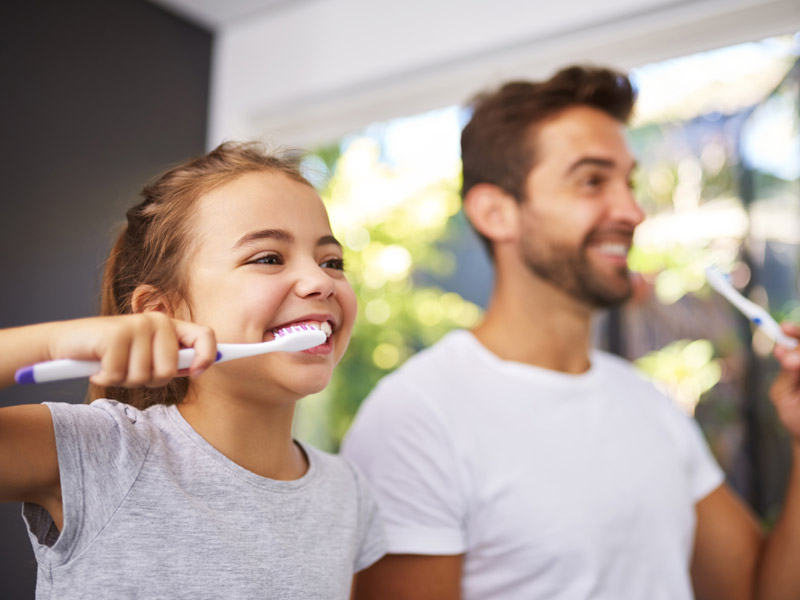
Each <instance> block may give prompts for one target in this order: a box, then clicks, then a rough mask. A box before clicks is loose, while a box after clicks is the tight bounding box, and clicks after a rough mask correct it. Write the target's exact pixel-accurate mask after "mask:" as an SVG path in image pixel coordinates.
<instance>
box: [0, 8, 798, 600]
mask: <svg viewBox="0 0 800 600" xmlns="http://www.w3.org/2000/svg"><path fill="white" fill-rule="evenodd" d="M798 31H800V5H798V3H797V2H796V0H791V1H782V0H775V1H771V0H760V1H759V0H610V1H608V2H605V3H602V4H601V5H600V4H598V3H593V2H588V1H587V0H566V1H564V2H560V3H558V5H557V6H553V5H552V3H545V2H543V1H541V2H540V1H525V2H523V1H522V0H494V1H493V2H491V3H489V2H486V1H479V0H466V1H465V0H461V1H458V2H457V1H455V0H436V1H430V0H428V1H426V2H423V1H422V0H407V1H406V2H404V3H402V4H398V5H396V6H391V5H388V4H386V3H376V2H367V1H366V0H233V1H226V2H225V3H222V2H214V1H213V0H158V1H153V2H148V1H145V0H83V1H82V2H81V3H79V5H77V6H76V5H74V4H70V3H60V2H55V1H54V0H32V1H31V0H27V1H24V2H23V1H21V0H7V1H6V2H4V3H3V5H2V7H0V69H2V71H0V81H1V82H2V85H0V115H2V121H0V122H1V123H2V134H1V135H0V173H2V178H3V186H2V200H0V201H1V202H2V206H3V216H2V217H1V218H0V251H2V256H3V260H2V263H0V277H1V279H0V281H2V284H0V327H9V326H14V325H22V324H26V323H33V322H37V321H44V320H52V319H63V318H73V317H80V316H86V315H89V314H93V313H94V312H95V311H96V309H97V306H98V304H99V301H98V285H99V278H100V273H101V267H102V263H103V260H104V257H105V254H106V252H107V250H108V248H109V246H110V243H111V239H112V237H113V232H114V230H115V228H116V227H117V226H118V225H119V223H120V217H121V216H122V215H123V214H124V210H125V209H126V208H127V206H128V205H130V204H131V203H132V202H134V201H135V199H136V194H137V192H138V190H139V188H140V187H141V185H142V184H143V183H144V182H145V181H146V180H148V179H149V178H150V177H152V176H153V175H155V174H156V173H158V172H160V171H162V170H164V169H165V168H167V167H168V166H170V165H172V164H174V163H177V162H180V161H182V160H184V159H185V158H187V157H189V156H191V155H194V154H198V153H201V152H203V151H204V150H205V149H207V148H211V147H213V146H215V145H216V144H217V143H219V142H220V141H222V140H225V139H261V140H264V141H265V142H267V144H269V145H273V146H275V147H289V148H293V149H297V150H298V152H299V156H300V157H301V166H302V168H303V170H304V172H305V173H306V174H307V176H308V177H309V179H310V180H311V181H312V182H313V183H314V185H315V186H317V188H318V189H319V191H320V194H321V195H322V197H323V199H324V201H325V202H326V204H327V206H328V210H329V213H330V217H331V221H332V226H333V230H334V232H335V234H336V235H337V237H338V238H339V239H340V240H341V241H342V242H343V243H344V245H345V252H346V261H347V269H348V273H349V278H350V281H351V282H352V284H353V286H354V287H355V289H356V291H357V294H358V297H359V318H358V323H357V326H356V329H355V331H354V336H353V340H352V342H351V346H350V349H349V350H348V353H347V355H346V356H345V359H344V360H343V362H342V364H341V366H340V367H339V368H338V369H337V372H336V374H335V376H334V380H333V381H332V383H331V385H330V386H329V387H328V388H327V389H326V390H325V391H324V392H323V393H321V394H318V395H316V396H314V397H310V398H306V399H304V400H303V401H302V402H301V403H300V404H299V408H298V418H297V423H296V429H297V435H298V437H300V438H302V439H305V440H308V441H311V442H312V443H315V444H317V445H318V446H320V447H323V448H325V449H328V450H331V451H335V450H336V449H337V448H338V445H339V443H340V441H341V438H342V436H343V434H344V433H345V431H346V430H347V428H348V426H349V424H350V422H351V420H352V417H353V415H354V413H355V411H356V409H357V408H358V405H359V404H360V402H361V401H362V400H363V398H364V397H365V396H366V395H367V393H368V392H369V390H370V389H371V388H372V386H373V385H374V384H375V382H376V381H377V380H378V379H379V378H380V377H382V376H383V375H385V374H386V373H388V372H389V371H391V370H393V369H394V368H396V367H397V366H399V365H400V364H402V362H403V361H404V360H405V359H406V358H408V356H410V355H411V354H413V353H414V352H416V351H418V350H419V349H421V348H423V347H425V346H428V345H430V344H431V343H433V342H434V341H436V340H437V339H438V338H439V337H441V336H442V335H443V334H444V333H445V332H447V331H449V330H450V329H452V328H455V327H470V326H471V325H473V324H474V323H476V321H477V320H478V319H480V315H481V312H482V310H483V307H484V306H485V305H486V301H487V300H488V294H489V289H490V285H491V277H492V275H491V268H490V265H489V262H488V260H487V259H486V257H485V256H484V254H483V250H482V248H481V247H480V245H479V243H478V242H477V240H476V239H475V237H474V236H473V234H472V232H471V230H470V228H469V226H468V224H467V223H466V221H465V219H464V217H463V215H462V214H461V212H460V199H459V197H458V189H459V185H460V177H461V175H460V158H459V135H460V129H461V127H462V126H463V124H464V123H465V122H466V120H467V119H468V118H469V111H468V109H466V108H464V106H465V105H466V103H467V101H468V100H469V99H470V98H471V97H472V96H474V95H475V94H476V93H478V92H480V91H482V90H485V89H488V88H492V87H494V86H496V85H498V84H499V83H501V82H503V81H506V80H509V79H515V78H524V79H537V78H544V77H547V76H549V75H550V74H551V73H552V72H553V71H555V70H556V69H557V68H559V67H561V66H564V65H567V64H571V63H575V62H580V63H585V62H592V63H594V64H602V65H608V66H612V67H616V68H619V69H622V70H626V71H628V72H629V73H630V74H631V76H632V78H633V80H634V82H635V83H636V86H637V87H638V89H639V102H638V105H637V110H636V113H635V116H634V119H633V122H632V124H631V125H632V126H631V130H630V140H631V145H632V147H633V149H634V153H635V154H636V156H637V157H638V159H639V162H640V168H639V170H638V173H637V175H636V186H637V193H638V195H639V198H640V201H641V203H642V205H643V207H644V208H645V210H646V212H647V214H648V218H647V220H646V221H645V222H644V223H643V224H642V225H641V226H640V227H639V229H638V230H637V234H636V239H635V247H634V249H633V252H632V254H631V258H630V262H631V267H632V268H633V269H634V270H635V271H636V273H637V274H636V294H635V297H634V298H633V300H632V301H631V302H629V303H628V304H627V305H626V306H624V307H622V308H621V309H619V310H614V311H610V312H608V313H606V314H603V315H602V316H601V318H600V319H598V321H597V324H596V344H597V345H598V346H600V347H603V348H606V349H609V350H610V351H612V352H615V353H618V354H620V355H623V356H625V357H627V358H629V359H631V360H633V361H635V362H636V364H637V365H638V366H639V367H640V368H641V369H642V371H643V372H645V373H646V374H648V375H649V376H650V377H652V378H653V379H654V381H655V382H656V384H657V385H659V386H661V387H662V388H663V389H664V390H665V391H666V392H667V393H668V394H669V395H670V396H671V397H672V398H673V399H674V400H675V402H677V403H679V405H680V406H681V407H682V408H683V409H684V410H686V411H687V412H689V413H691V414H694V415H695V416H696V417H697V419H698V420H699V422H700V424H701V426H702V427H703V430H704V432H705V434H706V436H707V438H708V441H709V443H710V445H711V447H712V449H713V451H714V453H715V455H716V456H717V458H718V459H719V461H720V463H721V464H722V466H723V468H724V469H725V471H726V473H727V475H728V478H729V481H730V482H731V483H732V485H733V486H734V487H735V488H736V490H737V491H738V492H739V493H740V494H741V495H742V496H743V497H744V498H745V499H746V500H747V502H748V503H749V504H750V505H751V506H752V507H753V509H754V510H755V511H756V512H757V514H758V515H759V516H760V517H761V519H762V520H763V521H764V523H765V525H767V526H769V525H770V524H771V522H772V520H773V519H774V516H775V514H776V511H777V510H778V509H779V507H780V501H781V498H782V494H783V489H784V486H785V472H786V468H787V465H788V460H789V453H788V446H787V441H788V440H787V439H786V437H785V435H784V433H783V432H782V430H781V428H780V426H779V424H778V423H777V420H776V416H775V414H774V411H773V410H772V408H771V406H770V404H769V401H768V399H767V389H768V386H769V383H770V381H771V380H772V378H773V377H774V374H775V372H776V365H775V362H774V360H772V359H771V357H770V353H771V350H772V348H771V343H770V341H769V340H768V339H765V338H763V337H761V336H760V335H759V334H758V333H755V334H754V333H753V331H752V330H751V328H750V327H749V325H748V323H747V321H746V320H744V318H743V317H742V316H741V315H739V314H737V313H736V312H735V311H734V310H733V309H732V308H731V307H730V306H729V305H728V304H727V303H726V301H725V300H724V299H722V298H721V297H720V296H718V295H716V294H715V293H714V292H713V291H711V290H710V289H709V288H708V286H707V285H706V283H705V279H704V277H703V268H704V267H705V266H706V265H708V264H712V263H713V264H717V265H719V266H720V267H722V268H723V269H724V270H726V271H729V272H730V273H731V276H732V280H733V282H734V284H735V285H736V286H737V287H738V288H739V289H741V290H742V291H743V292H744V293H746V294H747V295H748V296H749V297H750V298H751V299H753V300H754V301H756V302H758V303H759V304H761V305H762V306H764V307H766V308H768V309H769V310H770V312H771V313H772V314H773V315H774V316H775V317H776V318H778V319H793V320H798V321H800V300H798V298H799V296H800V293H799V291H798V290H799V285H800V284H799V283H798V258H800V254H799V251H800V248H799V245H800V35H798V33H797V32H798ZM84 387H85V386H84V384H83V383H81V382H72V383H65V384H47V386H46V387H45V386H41V387H37V388H35V389H23V388H10V389H6V390H2V391H0V405H11V404H18V403H22V402H39V401H42V400H43V399H53V398H56V399H61V400H64V401H72V402H76V401H81V400H82V397H83V392H84ZM153 510H154V511H156V510H158V507H153ZM19 512H20V511H19V507H18V506H11V505H2V506H0V550H2V555H3V557H4V560H3V561H2V562H0V590H2V592H0V597H2V598H32V597H33V589H34V581H35V571H36V567H35V562H34V559H33V554H32V552H31V550H30V545H29V542H28V541H27V539H26V537H27V536H26V533H25V529H24V526H23V524H22V520H21V518H20V516H19Z"/></svg>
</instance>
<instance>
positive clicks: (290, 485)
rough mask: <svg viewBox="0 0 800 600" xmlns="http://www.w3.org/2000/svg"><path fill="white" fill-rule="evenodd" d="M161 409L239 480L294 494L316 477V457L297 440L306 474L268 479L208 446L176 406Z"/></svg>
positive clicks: (185, 433)
mask: <svg viewBox="0 0 800 600" xmlns="http://www.w3.org/2000/svg"><path fill="white" fill-rule="evenodd" d="M162 408H163V409H164V411H165V414H166V415H167V417H168V418H169V420H170V421H171V422H172V423H173V424H174V425H175V427H177V428H178V430H179V431H180V432H181V433H183V434H184V435H185V436H186V437H187V438H188V439H189V441H190V442H191V443H193V444H194V445H195V446H196V447H197V448H198V449H200V450H201V451H202V452H203V453H204V454H206V455H207V456H209V457H210V458H212V459H213V460H214V461H215V462H216V463H217V464H219V465H220V466H221V467H223V468H224V469H226V470H227V471H229V472H231V473H232V474H233V475H235V476H236V477H237V478H239V479H243V480H245V481H247V482H248V483H251V484H253V485H256V486H258V487H262V488H266V489H269V490H270V491H273V492H294V491H297V490H300V489H302V488H304V487H305V486H307V485H308V484H310V483H311V482H312V481H313V480H314V478H315V477H316V474H317V470H318V465H317V462H318V460H317V457H316V456H315V455H314V452H313V449H312V448H310V447H309V446H308V445H306V444H304V443H302V442H300V441H299V440H294V443H295V444H297V445H298V446H299V447H300V449H301V450H302V451H303V453H304V454H305V456H306V459H307V460H308V469H307V470H306V472H305V473H304V474H303V475H302V476H301V477H299V478H298V479H291V480H280V479H270V478H269V477H262V476H261V475H258V474H257V473H253V472H252V471H250V470H248V469H245V468H244V467H243V466H241V465H239V464H237V463H235V462H234V461H232V460H231V459H230V458H228V457H227V456H225V455H224V454H223V453H222V452H220V451H219V450H217V449H216V448H215V447H214V446H212V445H211V444H209V443H208V441H207V440H206V439H205V438H204V437H203V436H202V435H200V434H199V433H198V432H197V431H196V430H195V429H194V427H192V426H191V425H190V424H189V422H188V421H187V420H186V419H184V417H183V415H182V414H181V413H180V411H179V410H178V406H177V405H175V404H172V405H169V406H164V405H162Z"/></svg>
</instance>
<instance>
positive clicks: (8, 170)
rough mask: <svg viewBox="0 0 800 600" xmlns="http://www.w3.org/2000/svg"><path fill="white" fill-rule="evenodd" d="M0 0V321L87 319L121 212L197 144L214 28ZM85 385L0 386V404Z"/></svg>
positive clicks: (5, 509)
mask: <svg viewBox="0 0 800 600" xmlns="http://www.w3.org/2000/svg"><path fill="white" fill-rule="evenodd" d="M0 4H1V6H0V176H2V180H1V181H0V327H10V326H14V325H22V324H27V323H34V322H39V321H46V320H54V319H66V318H73V317H81V316H86V315H91V314H94V313H95V312H96V309H97V306H98V291H99V279H100V272H101V266H102V262H103V260H104V257H105V254H106V252H107V250H108V248H109V246H110V242H111V239H112V235H113V230H114V229H115V228H116V226H117V225H118V224H119V223H121V219H122V217H123V215H124V210H125V208H126V207H127V206H128V205H129V204H131V203H132V202H133V201H134V200H135V199H136V194H137V193H138V190H139V188H140V187H141V185H142V184H143V183H144V182H145V181H146V180H147V179H149V178H151V177H152V176H153V175H155V174H156V173H158V172H159V171H161V170H163V169H164V168H166V167H168V166H170V165H171V164H174V163H176V162H179V161H181V160H183V159H184V158H186V157H188V156H191V155H194V154H198V153H200V152H202V151H203V149H204V140H205V132H206V114H207V106H208V85H209V68H210V59H211V47H212V36H211V34H210V33H209V32H207V31H205V30H203V29H200V28H198V27H196V26H194V25H191V24H189V23H186V22H184V21H182V20H180V19H179V18H177V17H175V16H173V15H170V14H168V13H166V12H164V11H163V10H161V9H160V8H158V7H156V6H154V5H152V4H150V3H148V2H145V1H144V0H81V2H63V1H59V0H4V1H3V2H2V3H0ZM84 389H85V384H84V383H83V382H72V383H69V384H46V385H44V386H40V387H36V388H27V389H22V388H16V387H15V388H9V389H5V390H0V406H7V405H11V404H19V403H23V402H40V401H42V400H52V399H55V400H64V401H73V402H79V401H81V400H82V395H83V392H84ZM4 458H6V457H4ZM19 513H20V509H19V506H17V505H4V506H0V556H2V557H3V560H1V561H0V597H2V598H4V599H5V598H13V599H16V598H32V597H33V590H34V580H35V571H36V568H35V563H34V560H33V553H32V551H31V548H30V544H29V542H28V539H27V535H26V533H25V529H24V527H23V525H22V521H21V519H20V516H19Z"/></svg>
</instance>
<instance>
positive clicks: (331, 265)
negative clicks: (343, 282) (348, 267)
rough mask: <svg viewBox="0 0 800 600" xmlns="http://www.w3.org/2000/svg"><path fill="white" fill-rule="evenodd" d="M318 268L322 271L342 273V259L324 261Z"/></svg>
mask: <svg viewBox="0 0 800 600" xmlns="http://www.w3.org/2000/svg"><path fill="white" fill-rule="evenodd" d="M320 266H321V267H322V268H324V269H336V270H337V271H344V259H343V258H329V259H328V260H326V261H324V262H323V263H322V264H321V265H320Z"/></svg>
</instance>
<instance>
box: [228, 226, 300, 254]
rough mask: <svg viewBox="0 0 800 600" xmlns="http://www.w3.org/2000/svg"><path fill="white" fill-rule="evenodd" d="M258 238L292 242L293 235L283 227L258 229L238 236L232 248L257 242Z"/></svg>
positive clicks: (235, 248)
mask: <svg viewBox="0 0 800 600" xmlns="http://www.w3.org/2000/svg"><path fill="white" fill-rule="evenodd" d="M260 240H276V241H279V242H293V241H294V236H293V235H292V234H291V233H289V232H288V231H286V230H284V229H261V230H259V231H251V232H250V233H246V234H244V235H243V236H242V237H240V238H239V239H238V240H237V241H236V243H235V244H234V245H233V249H234V250H237V249H239V248H241V247H243V246H247V245H249V244H252V243H253V242H258V241H260Z"/></svg>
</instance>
